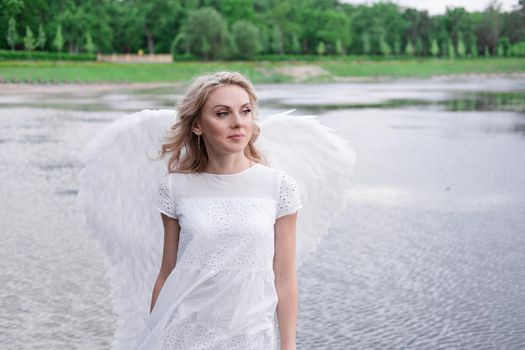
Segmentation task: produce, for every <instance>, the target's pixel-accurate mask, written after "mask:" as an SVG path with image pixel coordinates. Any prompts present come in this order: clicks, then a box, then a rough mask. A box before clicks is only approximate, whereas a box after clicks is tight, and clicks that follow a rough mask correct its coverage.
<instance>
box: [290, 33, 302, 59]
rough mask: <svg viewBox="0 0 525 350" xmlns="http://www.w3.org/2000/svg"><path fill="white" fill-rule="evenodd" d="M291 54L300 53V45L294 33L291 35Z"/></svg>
mask: <svg viewBox="0 0 525 350" xmlns="http://www.w3.org/2000/svg"><path fill="white" fill-rule="evenodd" d="M292 52H293V53H295V54H299V53H301V43H300V42H299V38H298V37H297V34H295V33H292Z"/></svg>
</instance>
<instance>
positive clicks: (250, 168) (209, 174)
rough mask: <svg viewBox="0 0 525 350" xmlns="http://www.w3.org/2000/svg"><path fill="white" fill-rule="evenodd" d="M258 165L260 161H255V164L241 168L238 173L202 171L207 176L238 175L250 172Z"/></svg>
mask: <svg viewBox="0 0 525 350" xmlns="http://www.w3.org/2000/svg"><path fill="white" fill-rule="evenodd" d="M257 166H259V163H255V164H254V165H252V166H251V167H249V168H246V169H244V170H241V171H239V172H237V173H232V174H214V173H207V172H205V171H202V172H201V174H203V175H206V176H218V177H225V176H226V177H227V176H236V175H242V174H245V173H247V172H249V171H250V170H252V169H254V168H255V167H257Z"/></svg>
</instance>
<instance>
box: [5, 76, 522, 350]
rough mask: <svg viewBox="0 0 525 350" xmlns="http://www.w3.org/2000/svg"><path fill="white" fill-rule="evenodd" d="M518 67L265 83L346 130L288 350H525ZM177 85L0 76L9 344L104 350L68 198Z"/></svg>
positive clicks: (98, 287) (99, 305)
mask: <svg viewBox="0 0 525 350" xmlns="http://www.w3.org/2000/svg"><path fill="white" fill-rule="evenodd" d="M524 81H525V80H524V79H523V77H514V78H505V77H491V78H482V79H480V78H464V79H456V80H454V79H450V78H448V79H429V80H395V81H385V82H377V83H355V84H351V83H345V84H325V85H320V84H301V85H258V86H257V90H258V91H259V94H260V97H261V107H262V110H263V112H265V113H271V112H274V111H281V110H287V109H289V108H297V109H298V110H297V112H296V113H297V114H304V113H306V114H318V115H320V116H321V120H322V123H323V124H325V125H328V126H331V127H333V128H334V129H336V130H337V131H338V133H340V134H342V135H343V136H345V137H347V138H348V139H349V141H350V144H351V146H352V147H353V148H354V149H355V151H356V153H357V156H358V163H357V167H356V169H355V177H354V187H353V192H352V201H351V203H350V204H349V206H348V208H347V210H346V211H345V213H344V214H343V215H341V217H340V218H339V219H338V220H337V221H336V222H335V223H334V224H333V225H332V227H331V230H330V233H329V235H328V236H327V238H326V239H325V240H324V241H323V242H322V243H321V246H320V247H319V250H318V252H317V253H316V255H315V256H314V257H312V259H310V260H308V261H307V262H306V263H305V264H304V266H303V267H302V268H301V270H300V271H299V275H298V277H299V303H300V310H299V320H298V327H297V342H298V349H520V348H524V347H525V332H524V330H525V266H524V265H525V235H524V231H525V152H523V150H524V145H525V107H524V106H525V83H524ZM181 91H182V90H181V87H180V86H179V85H176V86H167V85H159V86H158V87H155V88H148V87H147V86H133V87H128V86H120V85H119V86H103V85H84V86H67V85H65V86H54V87H53V86H23V85H0V155H1V157H2V158H1V162H0V174H1V178H2V185H3V186H1V188H0V198H1V200H2V210H1V211H0V220H1V222H2V224H3V225H2V230H1V239H2V243H3V244H2V245H1V246H0V252H1V253H2V257H3V259H1V262H0V268H1V271H2V274H1V277H0V284H1V285H2V289H1V290H0V310H1V311H0V330H1V331H0V343H1V344H2V349H20V348H24V349H40V348H41V349H107V348H109V347H110V344H111V338H112V334H113V332H114V331H115V328H116V327H115V322H116V317H115V316H114V315H113V314H112V312H111V304H110V303H111V302H110V299H109V284H108V280H107V279H106V278H105V275H104V271H103V256H102V252H101V250H100V249H99V247H98V246H97V245H96V243H95V242H94V241H92V240H91V239H90V238H89V237H88V236H87V235H86V233H85V232H84V231H83V229H82V228H81V227H79V218H78V215H79V213H78V212H77V210H76V208H75V206H74V199H75V195H76V192H77V188H78V178H77V176H78V170H79V166H80V164H79V162H78V161H77V159H76V157H77V156H78V154H79V152H80V150H81V149H82V147H83V145H84V144H85V143H86V142H87V141H88V140H89V139H90V138H92V137H93V136H94V135H95V134H96V133H97V132H98V131H99V130H101V129H102V128H103V127H104V126H105V125H107V124H108V123H109V122H111V121H113V120H115V119H116V118H118V117H120V116H122V115H124V114H126V113H129V112H133V111H137V110H141V109H144V108H170V106H172V105H173V103H174V102H175V101H176V99H177V98H178V97H179V96H180V93H181Z"/></svg>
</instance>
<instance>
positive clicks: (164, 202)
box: [154, 174, 178, 219]
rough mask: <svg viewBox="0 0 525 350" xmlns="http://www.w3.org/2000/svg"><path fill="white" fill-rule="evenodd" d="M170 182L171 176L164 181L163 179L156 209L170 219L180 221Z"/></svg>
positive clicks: (156, 201) (155, 205) (167, 176)
mask: <svg viewBox="0 0 525 350" xmlns="http://www.w3.org/2000/svg"><path fill="white" fill-rule="evenodd" d="M170 181H171V177H170V176H169V174H168V175H166V176H165V177H164V179H162V181H161V183H160V186H159V192H158V193H157V198H156V200H155V204H154V207H155V208H156V209H157V210H158V211H160V212H161V213H163V214H165V215H167V216H169V217H170V218H172V219H178V216H177V215H176V213H175V203H174V201H173V198H172V196H171V191H170V187H171V186H170Z"/></svg>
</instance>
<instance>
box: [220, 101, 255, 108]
mask: <svg viewBox="0 0 525 350" xmlns="http://www.w3.org/2000/svg"><path fill="white" fill-rule="evenodd" d="M249 104H250V102H247V103H245V104H243V105H242V106H241V108H242V107H244V106H246V105H249ZM216 107H225V108H228V109H231V107H230V106H226V105H215V106H213V107H212V108H216Z"/></svg>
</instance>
